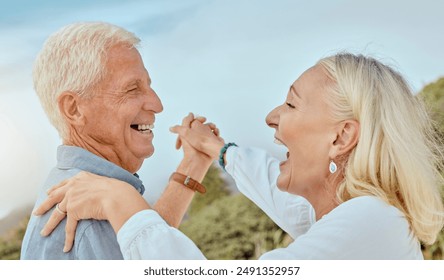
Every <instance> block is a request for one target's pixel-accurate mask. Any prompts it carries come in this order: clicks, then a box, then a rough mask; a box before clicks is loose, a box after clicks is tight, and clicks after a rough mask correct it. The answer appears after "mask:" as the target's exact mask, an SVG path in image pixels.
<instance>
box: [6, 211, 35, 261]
mask: <svg viewBox="0 0 444 280" xmlns="http://www.w3.org/2000/svg"><path fill="white" fill-rule="evenodd" d="M28 221H29V217H28V218H26V219H24V220H23V221H22V222H20V224H19V225H18V226H17V228H15V229H12V230H11V231H10V232H8V234H6V235H5V236H3V237H0V260H18V259H20V250H21V247H22V240H23V236H24V235H25V232H26V226H27V225H28Z"/></svg>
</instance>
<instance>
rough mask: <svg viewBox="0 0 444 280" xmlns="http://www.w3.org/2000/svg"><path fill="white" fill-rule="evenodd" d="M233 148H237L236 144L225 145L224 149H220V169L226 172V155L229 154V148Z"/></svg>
mask: <svg viewBox="0 0 444 280" xmlns="http://www.w3.org/2000/svg"><path fill="white" fill-rule="evenodd" d="M231 146H236V147H237V145H236V143H228V144H225V145H224V146H223V147H222V149H220V154H219V165H220V167H222V169H223V170H224V171H225V161H224V155H225V153H226V152H227V150H228V148H229V147H231Z"/></svg>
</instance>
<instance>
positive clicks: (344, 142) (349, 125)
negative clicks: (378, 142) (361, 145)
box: [329, 120, 360, 159]
mask: <svg viewBox="0 0 444 280" xmlns="http://www.w3.org/2000/svg"><path fill="white" fill-rule="evenodd" d="M359 129H360V124H359V122H358V121H357V120H346V121H343V122H341V123H340V124H339V126H338V129H337V133H336V139H335V140H334V142H333V143H332V149H331V150H330V154H329V156H330V158H332V159H334V158H336V157H339V156H343V155H345V154H348V153H350V152H351V151H352V150H353V148H354V147H356V145H357V144H358V141H359Z"/></svg>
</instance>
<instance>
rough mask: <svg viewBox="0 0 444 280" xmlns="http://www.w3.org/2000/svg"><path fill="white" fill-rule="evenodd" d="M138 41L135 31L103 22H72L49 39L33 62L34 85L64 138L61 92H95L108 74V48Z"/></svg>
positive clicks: (88, 94) (50, 117) (49, 115)
mask: <svg viewBox="0 0 444 280" xmlns="http://www.w3.org/2000/svg"><path fill="white" fill-rule="evenodd" d="M139 42H140V39H139V38H138V37H136V36H135V35H134V34H133V33H131V32H129V31H127V30H125V29H123V28H121V27H118V26H115V25H112V24H109V23H104V22H79V23H74V24H70V25H68V26H65V27H63V28H62V29H61V30H59V31H57V32H56V33H54V34H52V35H51V36H50V37H49V38H48V39H47V40H46V42H45V44H44V45H43V48H42V50H41V51H40V53H39V54H38V56H37V58H36V61H35V64H34V69H33V80H34V89H35V91H36V93H37V95H38V97H39V98H40V102H41V104H42V107H43V109H44V111H45V112H46V114H47V116H48V118H49V121H50V122H51V123H52V125H54V127H55V128H56V129H57V130H58V132H59V135H60V137H61V138H62V139H65V138H66V137H67V135H68V128H67V125H66V123H65V120H64V118H63V117H62V116H61V114H60V111H59V108H58V105H57V102H58V100H57V99H58V97H59V96H60V94H61V93H62V92H66V91H69V92H74V93H76V94H78V95H79V96H82V97H90V96H92V94H93V91H92V89H93V88H94V86H95V85H96V84H97V83H98V82H100V81H101V79H102V78H103V77H104V76H105V75H106V71H107V69H106V61H107V53H108V50H109V49H110V48H112V47H113V46H116V45H118V44H126V45H128V46H129V47H137V45H138V43H139Z"/></svg>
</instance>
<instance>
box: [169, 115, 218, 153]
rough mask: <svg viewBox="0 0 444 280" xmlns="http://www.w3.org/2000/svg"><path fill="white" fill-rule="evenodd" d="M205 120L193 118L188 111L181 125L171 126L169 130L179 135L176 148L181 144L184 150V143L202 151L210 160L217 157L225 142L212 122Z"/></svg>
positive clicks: (203, 118)
mask: <svg viewBox="0 0 444 280" xmlns="http://www.w3.org/2000/svg"><path fill="white" fill-rule="evenodd" d="M205 121H206V118H205V117H197V118H194V115H193V114H191V113H190V114H189V115H188V116H187V117H185V118H184V120H183V122H182V125H181V126H179V125H176V126H173V127H171V128H170V131H171V132H173V133H176V134H178V135H179V136H178V140H177V142H176V149H178V148H180V146H181V144H183V146H184V152H185V149H186V147H185V145H188V146H189V148H192V149H194V150H197V151H199V152H201V153H203V154H204V155H206V156H207V157H209V158H210V159H211V160H215V159H217V158H218V156H219V152H220V150H221V149H222V147H223V146H224V144H225V142H224V139H223V138H222V137H220V136H219V129H218V128H217V127H216V125H214V124H213V123H207V124H205ZM189 148H188V149H189Z"/></svg>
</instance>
